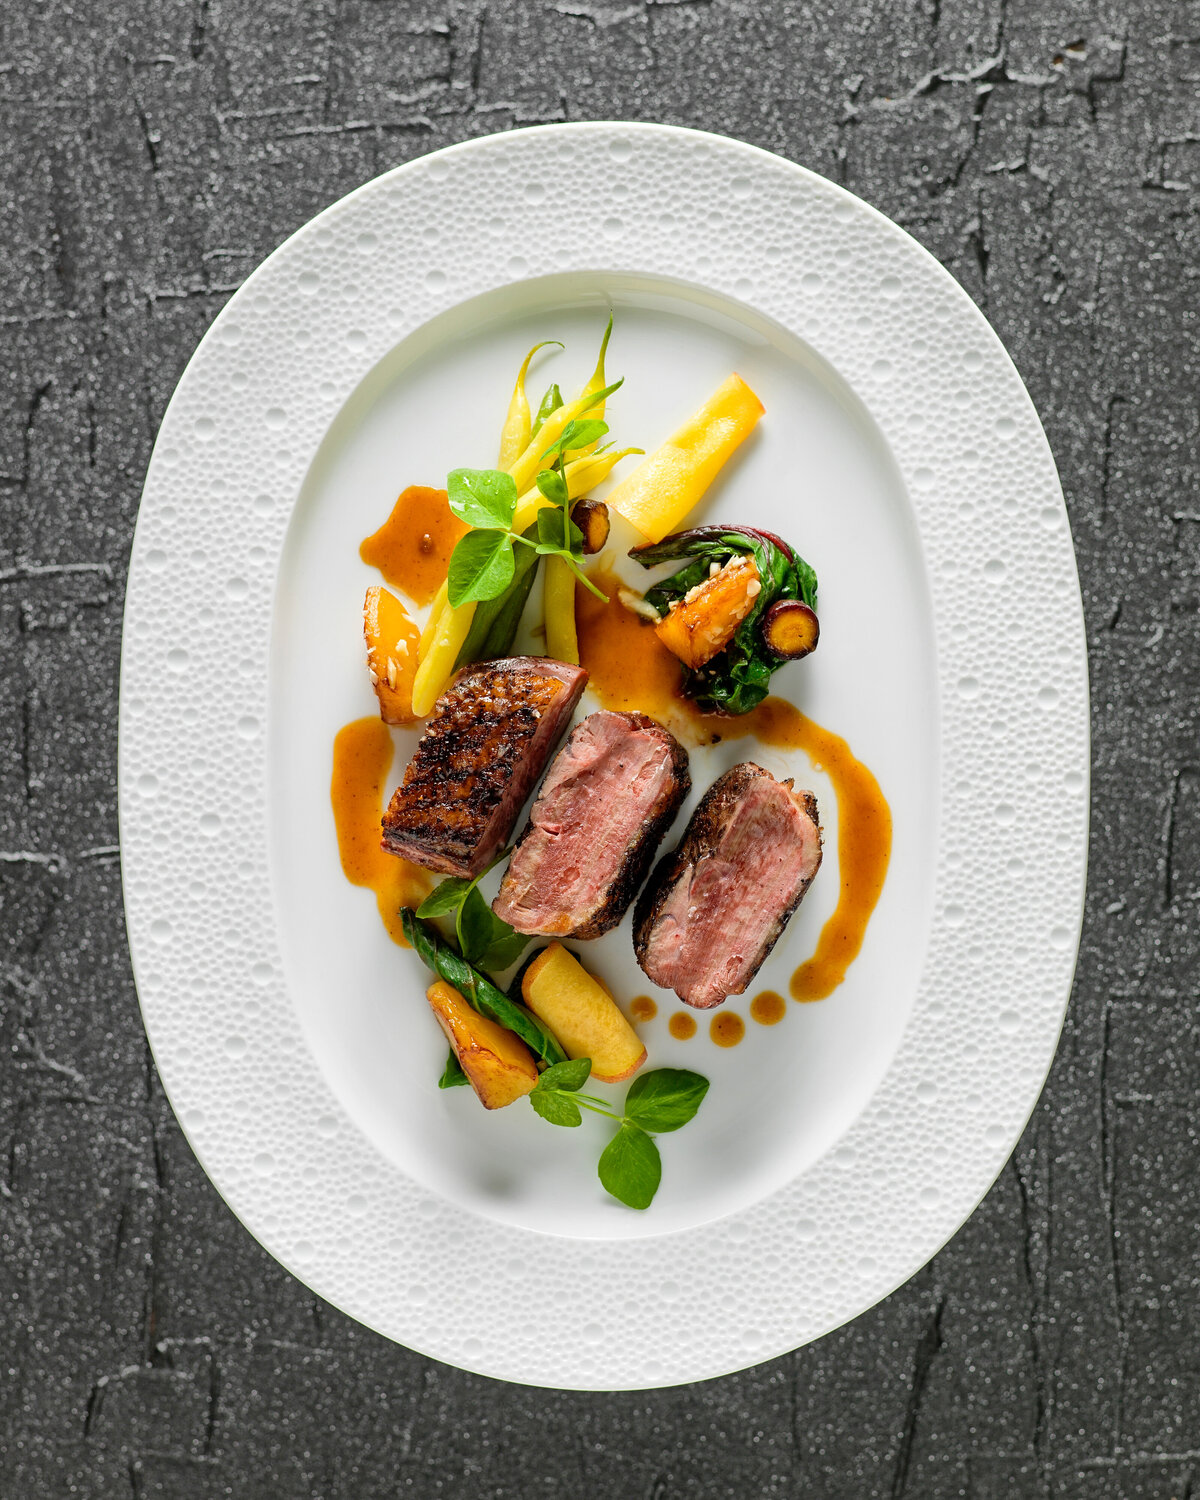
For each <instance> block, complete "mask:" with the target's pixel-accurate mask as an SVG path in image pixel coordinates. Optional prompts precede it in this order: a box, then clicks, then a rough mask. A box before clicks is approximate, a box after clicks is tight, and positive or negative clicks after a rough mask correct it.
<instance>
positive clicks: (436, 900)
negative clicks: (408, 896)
mask: <svg viewBox="0 0 1200 1500" xmlns="http://www.w3.org/2000/svg"><path fill="white" fill-rule="evenodd" d="M474 884H475V882H474V881H473V880H469V879H467V877H466V876H463V875H452V876H451V877H450V879H449V880H443V881H442V883H441V884H440V885H437V886H434V888H433V890H432V891H430V893H429V895H428V896H426V897H425V899H424V901H422V902H421V904H420V906H418V907H417V916H418V917H445V916H448V915H449V914H450V913H451V912H452V911H457V910H458V908H459V907H460V906H461V905H462V903H463V899H464V898H465V896H466V894H467V892H468V891H469V890H470V889H471V887H472V886H473V885H474Z"/></svg>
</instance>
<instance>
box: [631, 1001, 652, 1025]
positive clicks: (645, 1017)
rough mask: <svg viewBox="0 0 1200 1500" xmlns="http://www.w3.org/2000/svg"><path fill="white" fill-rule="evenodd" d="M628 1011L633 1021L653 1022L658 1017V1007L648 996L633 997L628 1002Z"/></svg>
mask: <svg viewBox="0 0 1200 1500" xmlns="http://www.w3.org/2000/svg"><path fill="white" fill-rule="evenodd" d="M629 1009H630V1012H631V1014H632V1016H633V1019H634V1020H635V1021H653V1019H654V1017H655V1016H656V1015H658V1006H657V1005H655V1003H654V1001H653V1000H651V998H650V996H649V995H635V996H634V998H633V999H632V1000H631V1001H630V1002H629Z"/></svg>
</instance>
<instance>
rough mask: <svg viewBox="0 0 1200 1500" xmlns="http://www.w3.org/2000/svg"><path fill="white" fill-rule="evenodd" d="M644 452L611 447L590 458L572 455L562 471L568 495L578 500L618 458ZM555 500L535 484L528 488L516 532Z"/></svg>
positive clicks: (515, 521)
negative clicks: (546, 495)
mask: <svg viewBox="0 0 1200 1500" xmlns="http://www.w3.org/2000/svg"><path fill="white" fill-rule="evenodd" d="M641 451H642V450H641V449H640V448H610V449H609V450H608V452H607V453H600V454H592V455H591V457H589V458H573V459H572V460H571V462H570V463H569V464H568V465H567V466H566V468H565V469H564V470H563V477H564V478H565V479H566V481H567V494H568V495H569V496H570V498H571V499H572V500H578V499H579V498H580V496H581V495H586V494H587V492H588V491H589V490H590V489H591V488H592V487H593V486H594V485H597V484H599V483H600V481H601V480H602V479H606V478H607V477H608V475H609V474H610V473H611V472H612V468H613V465H614V464H615V463H616V462H617V461H618V460H619V459H622V458H626V457H627V456H628V455H629V454H630V453H641ZM552 503H553V502H552V501H550V500H547V499H546V497H545V495H543V494H542V492H541V490H539V489H538V488H537V486H536V485H535V486H534V488H533V489H531V490H526V492H525V493H524V494H523V495H522V496H521V498H520V499H519V500H518V501H517V513H516V515H515V516H514V517H513V523H512V529H513V531H515V532H516V533H517V535H518V536H521V535H523V534H524V532H525V531H527V530H528V528H529V527H530V526H532V525H533V523H534V521H535V520H536V519H537V513H538V511H539V510H545V509H546V507H547V506H548V505H550V504H552Z"/></svg>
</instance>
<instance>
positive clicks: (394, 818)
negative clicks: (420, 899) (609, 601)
mask: <svg viewBox="0 0 1200 1500" xmlns="http://www.w3.org/2000/svg"><path fill="white" fill-rule="evenodd" d="M586 681H587V673H586V672H585V671H584V670H583V668H582V667H573V666H569V665H567V664H566V663H565V662H560V661H552V660H550V659H549V658H548V657H540V656H514V657H506V658H502V659H501V660H498V661H487V662H478V663H476V664H475V665H473V666H468V667H464V668H463V670H462V671H461V672H459V674H458V675H457V677H455V679H454V681H453V682H452V683H451V684H450V686H449V687H448V688H447V689H446V691H445V693H443V694H442V696H441V698H439V699H438V702H437V705H436V707H435V708H434V711H433V717H432V718H431V719H430V721H429V723H428V725H427V726H426V729H425V733H424V734H423V735H422V736H421V742H420V744H419V745H418V746H417V749H416V753H415V754H414V756H413V758H412V760H411V761H410V762H409V765H408V768H407V770H406V771H405V773H404V781H403V782H402V784H401V785H400V786H399V787H398V788H397V789H396V791H395V792H394V793H393V795H392V800H391V803H390V804H389V806H388V809H387V812H386V813H385V814H384V816H383V825H382V834H383V847H384V848H385V849H386V850H387V851H388V853H390V854H398V855H400V856H401V857H402V858H404V859H407V860H411V861H412V862H413V863H414V864H418V865H422V866H424V868H425V869H428V870H439V871H442V872H444V873H446V874H448V875H467V876H474V875H478V874H479V872H480V870H482V869H483V868H484V867H485V866H486V865H487V863H488V862H489V860H491V859H492V858H493V857H494V856H495V855H496V854H497V853H498V852H499V851H500V849H501V848H502V847H503V845H504V842H505V840H506V839H507V838H508V836H509V834H510V833H511V832H512V826H513V824H514V822H515V821H516V818H517V814H518V813H519V812H520V810H521V807H522V805H523V804H524V802H525V799H526V797H528V795H529V793H530V791H531V790H532V788H533V785H534V782H536V781H537V779H538V777H539V776H540V775H541V773H542V770H543V768H544V766H545V764H546V761H547V760H548V759H549V758H550V753H551V751H552V750H553V749H554V746H555V745H556V744H557V743H558V740H559V737H560V735H561V734H562V731H563V729H564V728H565V726H566V724H567V721H568V720H569V719H570V717H571V713H572V712H573V710H574V708H575V705H576V703H577V702H578V701H579V695H580V694H581V693H582V691H583V685H584V683H585V682H586Z"/></svg>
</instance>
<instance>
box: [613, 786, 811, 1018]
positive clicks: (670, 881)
mask: <svg viewBox="0 0 1200 1500" xmlns="http://www.w3.org/2000/svg"><path fill="white" fill-rule="evenodd" d="M820 864H821V827H820V824H819V822H818V821H817V799H816V798H815V797H814V796H813V794H812V793H811V792H797V791H793V789H792V784H791V782H790V781H776V780H775V778H774V776H772V775H771V773H770V772H769V771H764V770H763V768H762V767H761V766H756V765H755V764H754V763H753V762H752V761H743V762H742V763H741V764H740V765H737V766H734V767H733V768H732V770H729V771H726V772H725V774H724V776H721V777H719V778H718V779H717V780H716V781H715V782H714V783H713V784H712V786H711V787H709V789H708V791H707V792H705V794H704V796H703V797H702V798H701V799H700V803H699V805H698V806H697V808H696V811H695V812H694V813H693V814H692V819H691V822H690V823H689V824H688V826H687V829H686V831H685V833H684V835H683V838H682V839H681V840H680V843H679V846H678V848H676V849H675V851H674V852H673V853H672V854H668V855H667V856H666V857H665V858H664V859H662V860H660V861H659V864H658V866H657V867H656V869H655V871H654V873H653V875H651V877H650V881H649V883H648V885H647V886H646V888H645V890H644V891H643V892H642V894H641V896H640V897H639V899H638V904H637V908H636V910H635V911H634V917H633V940H634V947H635V949H636V951H637V959H638V963H640V964H641V966H642V968H643V969H644V970H645V972H646V973H647V974H648V975H649V977H650V978H651V979H652V980H653V981H654V983H655V984H659V985H662V987H663V989H667V990H674V991H675V993H676V994H677V995H678V996H679V998H680V999H681V1000H683V1001H684V1002H685V1003H686V1004H688V1005H693V1006H695V1007H696V1008H697V1009H698V1010H709V1009H711V1008H712V1006H714V1005H720V1004H721V1002H722V1001H723V1000H726V999H728V997H729V996H730V995H740V994H742V993H743V991H744V990H745V988H746V986H747V985H748V984H749V983H750V981H751V980H752V979H753V978H754V976H755V974H757V972H758V969H759V966H760V965H761V964H762V961H763V960H764V959H765V958H766V956H767V954H768V953H770V951H771V949H772V948H773V947H774V946H775V942H776V940H777V939H778V937H779V935H780V933H781V932H782V931H783V929H784V928H785V927H786V926H787V922H788V919H789V917H790V916H791V915H792V913H793V912H794V911H795V910H796V908H797V906H799V904H800V902H801V900H802V898H803V896H804V893H805V891H807V890H808V888H809V886H810V885H811V884H812V879H813V876H814V875H815V874H816V873H817V870H818V869H819V867H820Z"/></svg>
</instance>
